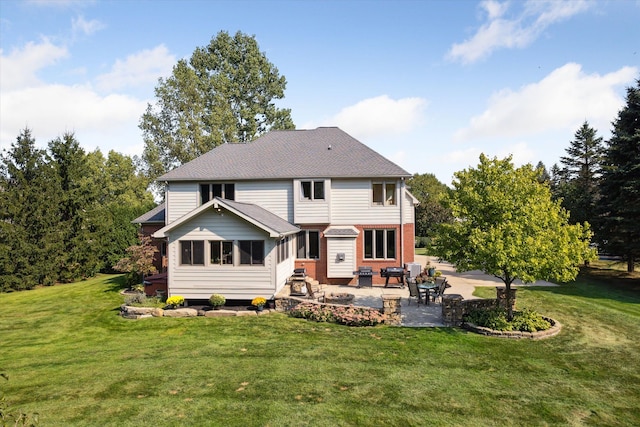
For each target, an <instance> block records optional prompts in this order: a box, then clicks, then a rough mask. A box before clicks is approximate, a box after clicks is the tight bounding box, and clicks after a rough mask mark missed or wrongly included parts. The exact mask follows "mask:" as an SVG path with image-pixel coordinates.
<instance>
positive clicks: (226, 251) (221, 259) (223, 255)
mask: <svg viewBox="0 0 640 427" xmlns="http://www.w3.org/2000/svg"><path fill="white" fill-rule="evenodd" d="M210 245H211V264H217V265H233V242H231V241H226V240H213V241H211V242H210Z"/></svg>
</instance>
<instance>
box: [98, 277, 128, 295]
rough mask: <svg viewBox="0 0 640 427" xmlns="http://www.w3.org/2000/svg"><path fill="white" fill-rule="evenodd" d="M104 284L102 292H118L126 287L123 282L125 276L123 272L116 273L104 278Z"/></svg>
mask: <svg viewBox="0 0 640 427" xmlns="http://www.w3.org/2000/svg"><path fill="white" fill-rule="evenodd" d="M104 284H105V285H107V287H106V288H105V290H104V291H103V292H105V293H107V292H120V291H122V290H124V289H126V288H127V285H126V284H125V277H124V275H123V274H117V275H113V276H111V277H109V278H108V279H106V280H104Z"/></svg>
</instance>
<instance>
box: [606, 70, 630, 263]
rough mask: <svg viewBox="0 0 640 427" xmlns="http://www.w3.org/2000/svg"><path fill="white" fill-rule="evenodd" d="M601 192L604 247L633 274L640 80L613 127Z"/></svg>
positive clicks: (628, 93) (628, 94) (628, 95)
mask: <svg viewBox="0 0 640 427" xmlns="http://www.w3.org/2000/svg"><path fill="white" fill-rule="evenodd" d="M600 191H601V193H602V203H601V207H602V211H601V212H602V225H601V227H600V235H601V238H602V240H603V243H604V246H605V248H606V250H607V251H608V252H609V253H612V254H616V255H622V256H624V259H625V260H626V261H627V271H629V272H632V271H634V269H635V264H634V263H635V260H636V259H638V258H640V79H638V80H637V81H636V87H629V88H627V97H626V105H625V107H624V108H623V109H622V110H620V112H619V113H618V117H617V118H616V120H615V121H614V123H613V131H612V137H611V139H610V140H609V142H608V146H607V149H606V154H605V160H604V167H603V174H602V182H601V184H600Z"/></svg>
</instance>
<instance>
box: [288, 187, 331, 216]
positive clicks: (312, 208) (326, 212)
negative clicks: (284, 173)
mask: <svg viewBox="0 0 640 427" xmlns="http://www.w3.org/2000/svg"><path fill="white" fill-rule="evenodd" d="M301 181H307V180H304V179H303V180H296V181H294V182H293V207H294V213H295V216H294V219H293V222H294V223H295V224H329V222H330V221H331V220H330V206H331V181H330V180H328V179H327V180H324V200H302V196H301V195H302V191H301V189H300V182H301ZM313 181H321V180H317V179H315V180H313Z"/></svg>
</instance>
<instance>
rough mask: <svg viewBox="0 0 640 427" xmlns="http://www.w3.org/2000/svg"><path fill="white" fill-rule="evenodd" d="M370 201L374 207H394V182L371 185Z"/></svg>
mask: <svg viewBox="0 0 640 427" xmlns="http://www.w3.org/2000/svg"><path fill="white" fill-rule="evenodd" d="M371 190H372V191H371V200H372V202H373V204H374V205H379V206H395V205H396V184H395V182H374V183H372V184H371Z"/></svg>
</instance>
